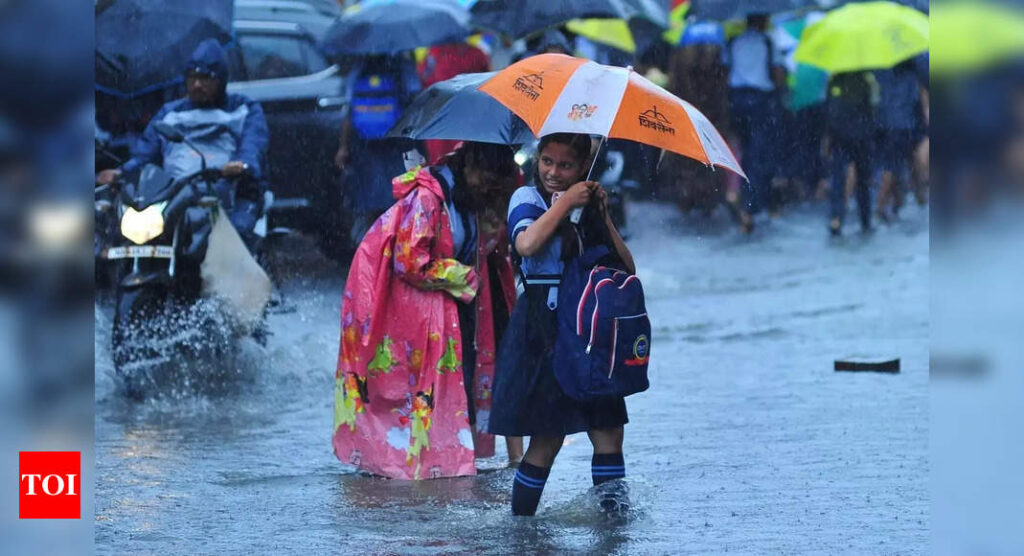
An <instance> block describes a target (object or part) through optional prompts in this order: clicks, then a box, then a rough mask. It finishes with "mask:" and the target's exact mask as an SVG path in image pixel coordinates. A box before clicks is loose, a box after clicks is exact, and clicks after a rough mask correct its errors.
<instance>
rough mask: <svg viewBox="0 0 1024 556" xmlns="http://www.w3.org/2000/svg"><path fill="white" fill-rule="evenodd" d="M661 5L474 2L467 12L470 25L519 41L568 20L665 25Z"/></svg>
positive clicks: (604, 0)
mask: <svg viewBox="0 0 1024 556" xmlns="http://www.w3.org/2000/svg"><path fill="white" fill-rule="evenodd" d="M665 4H666V3H665V2H662V1H659V0H477V2H476V3H474V4H473V6H472V7H471V8H470V13H472V14H473V24H474V25H476V26H478V27H482V28H484V29H488V30H490V31H496V32H499V33H503V34H505V35H507V36H509V37H513V38H519V37H523V36H526V35H528V34H530V33H532V32H534V31H539V30H541V29H544V28H547V27H552V26H555V25H560V24H562V23H565V22H566V21H569V20H570V19H586V18H614V19H624V20H627V21H629V20H631V19H636V18H639V19H646V20H648V21H650V22H651V23H654V24H656V25H658V26H660V27H662V28H665V27H666V26H667V25H668V12H667V10H666V8H665Z"/></svg>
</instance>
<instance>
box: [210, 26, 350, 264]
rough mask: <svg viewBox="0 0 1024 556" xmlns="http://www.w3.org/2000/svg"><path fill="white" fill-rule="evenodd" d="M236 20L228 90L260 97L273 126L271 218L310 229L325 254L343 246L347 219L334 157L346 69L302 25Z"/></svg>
mask: <svg viewBox="0 0 1024 556" xmlns="http://www.w3.org/2000/svg"><path fill="white" fill-rule="evenodd" d="M234 27H235V41H234V44H233V45H232V46H231V47H230V48H229V51H228V58H229V64H230V66H231V83H230V84H229V85H228V90H229V91H231V92H235V93H241V94H245V95H247V96H249V97H251V98H253V99H254V100H256V101H259V102H260V104H261V105H262V106H263V111H264V113H265V114H266V118H267V124H268V125H269V127H270V145H269V148H268V150H267V158H268V167H269V172H268V176H267V178H268V180H269V183H268V185H269V189H270V191H271V192H272V194H273V202H272V203H271V205H270V212H269V217H270V225H271V227H274V228H276V227H288V228H296V229H300V230H303V231H309V232H313V233H315V234H316V235H317V237H318V239H319V240H321V245H322V246H323V247H325V251H327V252H328V254H331V255H337V254H340V253H343V252H344V251H345V250H346V249H347V247H348V243H349V241H348V238H347V236H346V235H345V234H346V231H347V230H348V229H349V226H347V225H346V224H347V220H346V215H344V214H342V197H341V182H340V177H339V176H338V172H337V170H336V169H335V168H334V166H333V160H334V153H335V151H336V150H337V148H338V135H339V132H340V130H341V125H342V122H343V121H344V119H345V116H346V113H347V108H348V100H347V99H346V98H345V97H344V94H345V93H344V91H345V76H344V75H343V74H342V72H341V70H340V69H339V68H338V67H337V66H335V65H332V64H329V63H328V62H327V60H326V59H324V57H323V55H322V54H321V53H320V52H319V51H318V50H317V48H316V38H315V37H314V35H313V34H312V33H311V32H309V31H308V30H306V29H305V28H304V27H303V26H302V25H300V24H297V23H292V22H284V21H267V20H246V19H236V20H235V24H234Z"/></svg>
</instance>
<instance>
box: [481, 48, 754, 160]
mask: <svg viewBox="0 0 1024 556" xmlns="http://www.w3.org/2000/svg"><path fill="white" fill-rule="evenodd" d="M480 90H481V91H483V92H485V93H487V94H489V95H491V96H492V97H494V98H496V99H498V101H499V102H501V103H502V104H504V105H505V106H507V107H508V108H509V109H510V110H512V111H513V112H515V113H516V115H518V116H519V117H520V118H522V119H523V121H524V122H526V125H528V126H529V127H530V129H531V130H532V131H533V133H534V134H535V135H537V136H538V137H542V136H544V135H548V134H551V133H561V132H564V133H584V134H588V135H601V136H604V137H610V138H616V139H628V140H631V141H636V142H638V143H643V144H645V145H651V146H654V147H658V148H662V149H666V150H669V151H672V152H674V153H678V154H681V155H683V156H686V157H689V158H692V159H694V160H698V161H700V162H703V163H704V164H707V165H709V166H720V167H723V168H728V169H729V170H732V171H733V172H736V173H737V174H739V175H741V176H744V177H746V175H745V174H744V173H743V170H742V168H740V165H739V163H738V162H737V161H736V157H735V156H733V153H732V151H731V150H729V146H728V145H727V144H726V143H725V140H724V139H722V136H721V134H720V133H718V130H717V129H715V126H713V125H712V124H711V122H710V121H708V119H707V117H705V116H704V114H701V112H700V111H699V110H697V109H696V108H694V107H693V105H691V104H690V103H688V102H685V101H683V100H680V99H679V98H678V97H676V96H675V95H673V94H671V93H669V92H668V91H666V90H665V89H662V88H661V87H659V86H657V85H655V84H654V83H651V82H650V81H648V80H647V79H644V78H643V77H642V76H641V75H639V74H637V73H636V72H634V71H633V69H632V68H619V67H612V66H604V65H601V64H596V63H594V62H590V61H587V60H584V59H581V58H574V57H572V56H565V55H563V54H541V55H538V56H532V57H530V58H526V59H525V60H521V61H519V62H517V63H515V64H512V65H511V66H509V67H507V68H505V69H504V70H502V71H500V72H498V73H497V75H495V76H494V77H492V78H491V79H489V80H488V81H487V82H486V83H484V84H483V85H481V86H480Z"/></svg>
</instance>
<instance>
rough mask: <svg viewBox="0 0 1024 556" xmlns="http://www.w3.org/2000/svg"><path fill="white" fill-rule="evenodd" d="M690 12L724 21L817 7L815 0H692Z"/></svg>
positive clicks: (700, 16) (704, 17)
mask: <svg viewBox="0 0 1024 556" xmlns="http://www.w3.org/2000/svg"><path fill="white" fill-rule="evenodd" d="M691 4H692V6H691V7H690V14H692V15H695V16H697V17H699V18H701V19H713V20H716V21H726V20H729V19H743V18H745V17H747V16H748V15H750V14H775V13H781V12H788V11H791V10H798V9H801V8H806V7H810V6H813V7H817V6H818V2H817V0H693V1H692V2H691Z"/></svg>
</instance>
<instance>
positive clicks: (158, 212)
mask: <svg viewBox="0 0 1024 556" xmlns="http://www.w3.org/2000/svg"><path fill="white" fill-rule="evenodd" d="M166 206H167V202H166V201H164V202H163V203H157V204H155V205H150V206H148V207H146V208H144V209H142V210H141V211H138V210H135V209H133V208H132V207H124V214H123V215H122V216H121V235H123V236H124V237H126V238H128V239H130V240H131V241H132V243H134V244H136V245H143V244H145V243H146V242H148V241H150V240H151V239H153V238H155V237H158V236H159V235H160V234H162V233H164V207H166Z"/></svg>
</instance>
